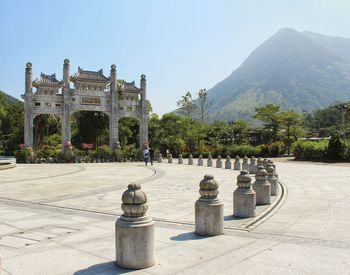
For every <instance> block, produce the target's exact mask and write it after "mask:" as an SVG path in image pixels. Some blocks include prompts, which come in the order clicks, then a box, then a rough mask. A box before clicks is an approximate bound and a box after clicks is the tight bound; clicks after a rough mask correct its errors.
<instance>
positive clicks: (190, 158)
mask: <svg viewBox="0 0 350 275" xmlns="http://www.w3.org/2000/svg"><path fill="white" fill-rule="evenodd" d="M188 165H193V155H192V154H190V155H189V156H188Z"/></svg>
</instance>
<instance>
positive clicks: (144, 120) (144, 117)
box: [140, 74, 148, 149]
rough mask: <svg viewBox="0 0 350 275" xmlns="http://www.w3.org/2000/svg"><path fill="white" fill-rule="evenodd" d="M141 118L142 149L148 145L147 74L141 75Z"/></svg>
mask: <svg viewBox="0 0 350 275" xmlns="http://www.w3.org/2000/svg"><path fill="white" fill-rule="evenodd" d="M140 87H141V119H140V149H143V147H144V146H148V110H147V93H146V92H147V91H146V76H145V75H144V74H143V75H141V81H140Z"/></svg>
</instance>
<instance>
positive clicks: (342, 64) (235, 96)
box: [208, 28, 350, 121]
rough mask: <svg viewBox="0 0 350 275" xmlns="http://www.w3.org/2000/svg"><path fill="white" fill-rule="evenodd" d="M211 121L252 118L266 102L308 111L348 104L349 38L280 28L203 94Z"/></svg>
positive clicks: (349, 88)
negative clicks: (208, 107) (343, 103)
mask: <svg viewBox="0 0 350 275" xmlns="http://www.w3.org/2000/svg"><path fill="white" fill-rule="evenodd" d="M208 100H209V101H210V102H211V106H210V110H209V112H208V117H209V118H210V119H211V120H214V119H215V120H216V119H221V120H226V121H232V120H235V119H238V118H243V119H248V120H249V119H251V115H252V114H253V113H254V110H255V107H257V106H263V105H265V104H267V103H273V104H278V105H280V106H281V108H282V109H286V108H288V109H293V110H295V111H299V112H300V111H302V110H303V109H307V110H308V111H312V110H314V109H317V108H322V107H326V106H328V105H330V104H332V103H334V102H335V101H349V100H350V39H347V38H341V37H331V36H325V35H321V34H317V33H312V32H308V31H305V32H298V31H296V30H294V29H290V28H284V29H281V30H280V31H278V32H277V33H276V34H274V35H273V36H272V37H270V38H269V39H268V40H266V41H265V42H264V43H262V44H261V45H260V46H259V47H258V48H256V49H255V50H254V51H253V52H252V53H251V54H250V55H249V56H248V58H247V59H246V60H245V61H244V62H243V63H242V65H241V66H240V67H239V68H237V69H236V70H234V71H233V72H232V74H231V75H230V76H229V77H227V78H226V79H224V80H223V81H221V82H219V83H218V84H216V85H215V86H214V87H213V88H212V89H210V90H208Z"/></svg>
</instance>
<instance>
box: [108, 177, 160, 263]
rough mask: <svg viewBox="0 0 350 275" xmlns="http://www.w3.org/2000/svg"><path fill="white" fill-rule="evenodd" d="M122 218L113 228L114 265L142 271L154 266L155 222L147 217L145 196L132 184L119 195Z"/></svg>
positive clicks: (139, 186) (136, 185)
mask: <svg viewBox="0 0 350 275" xmlns="http://www.w3.org/2000/svg"><path fill="white" fill-rule="evenodd" d="M122 202H123V204H122V210H123V212H124V213H123V215H121V216H120V218H119V219H117V222H116V224H115V247H116V264H117V265H118V266H120V267H123V268H130V269H142V268H146V267H150V266H152V265H154V262H155V261H154V222H153V220H152V219H151V218H150V217H148V216H147V215H146V212H147V210H148V206H147V204H146V203H147V196H146V194H145V193H144V192H143V191H142V190H141V185H140V184H138V183H131V184H129V185H128V190H126V191H125V192H124V193H123V195H122Z"/></svg>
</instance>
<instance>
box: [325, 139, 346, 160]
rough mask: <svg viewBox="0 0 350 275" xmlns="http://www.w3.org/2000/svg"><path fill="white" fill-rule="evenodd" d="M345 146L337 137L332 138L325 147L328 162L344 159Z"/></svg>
mask: <svg viewBox="0 0 350 275" xmlns="http://www.w3.org/2000/svg"><path fill="white" fill-rule="evenodd" d="M345 149H346V147H345V145H344V144H343V143H342V142H341V140H340V137H339V135H335V136H333V137H332V138H331V139H330V141H329V143H328V147H327V151H326V155H327V159H330V160H341V159H343V157H344V153H345Z"/></svg>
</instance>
